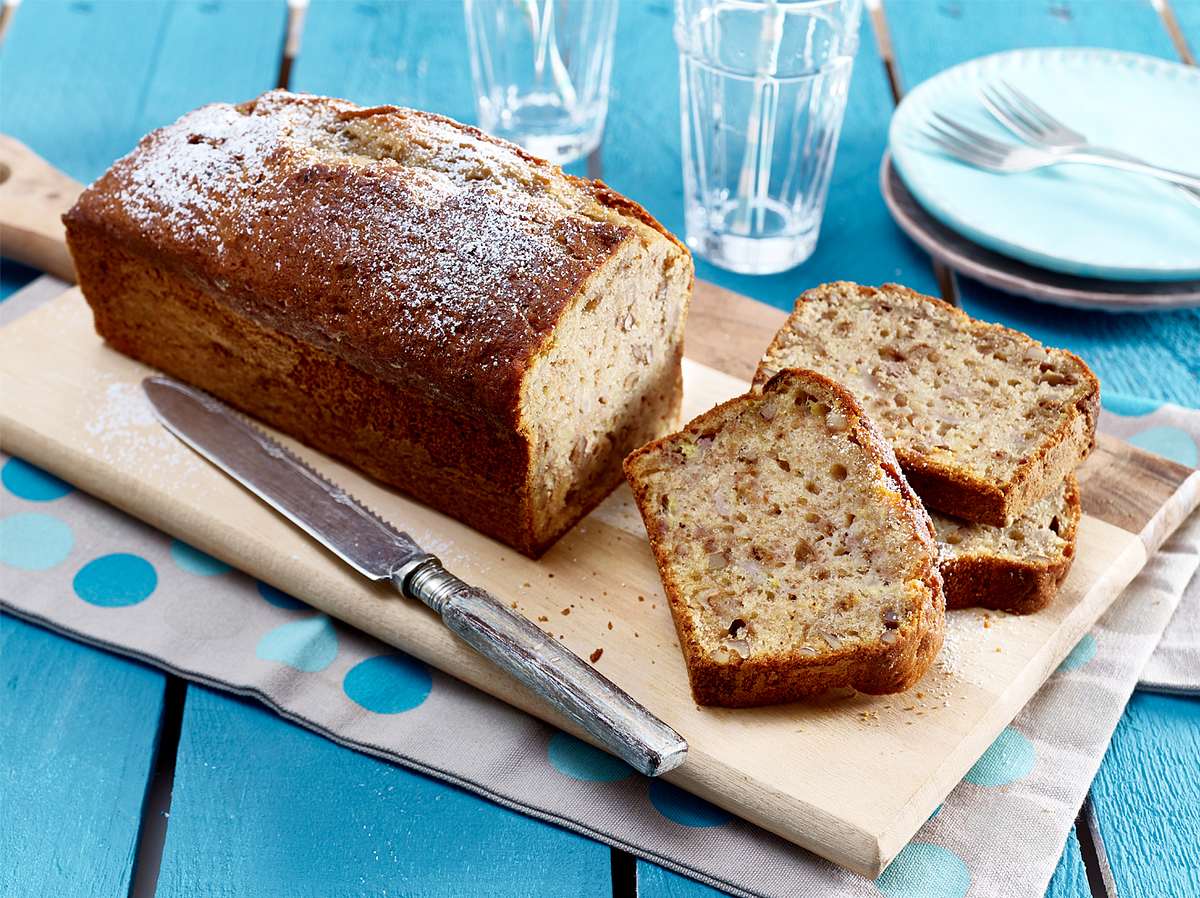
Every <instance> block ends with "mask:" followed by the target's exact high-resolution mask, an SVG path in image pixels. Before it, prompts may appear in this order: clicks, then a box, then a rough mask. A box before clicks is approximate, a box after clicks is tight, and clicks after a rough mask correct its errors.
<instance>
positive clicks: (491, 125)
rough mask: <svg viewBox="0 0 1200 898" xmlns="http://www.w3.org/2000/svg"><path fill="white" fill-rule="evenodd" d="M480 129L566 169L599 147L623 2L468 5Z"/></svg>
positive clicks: (472, 1) (467, 1)
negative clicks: (615, 38) (620, 3)
mask: <svg viewBox="0 0 1200 898" xmlns="http://www.w3.org/2000/svg"><path fill="white" fill-rule="evenodd" d="M463 2H464V11H465V13H466V17H467V37H468V40H469V42H470V48H471V73H472V75H473V76H474V79H475V108H476V110H477V111H478V113H479V125H480V127H481V128H483V130H485V131H487V132H488V133H490V134H494V135H496V136H497V137H503V138H505V139H506V140H511V141H513V142H514V143H517V144H520V145H521V146H522V147H524V148H525V149H526V150H528V151H529V152H530V153H533V154H534V155H535V156H541V157H543V158H545V159H549V160H550V161H551V162H556V163H558V164H560V165H562V164H565V163H567V162H573V161H575V160H576V159H580V158H582V157H583V156H586V155H587V154H588V153H590V152H591V151H592V150H594V149H595V148H596V147H598V146H599V145H600V139H601V137H602V136H603V134H604V118H605V115H606V114H607V113H608V85H609V75H610V73H611V71H612V57H613V34H614V32H615V31H616V26H617V0H463Z"/></svg>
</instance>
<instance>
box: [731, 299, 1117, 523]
mask: <svg viewBox="0 0 1200 898" xmlns="http://www.w3.org/2000/svg"><path fill="white" fill-rule="evenodd" d="M794 367H801V368H811V369H813V370H816V371H820V372H821V373H822V374H825V375H827V376H829V377H832V378H833V379H834V380H836V381H838V382H840V383H842V384H844V385H845V386H846V387H847V388H848V389H849V390H850V391H851V392H852V393H854V395H855V396H856V397H857V398H858V399H859V401H860V402H862V404H863V407H864V408H865V409H866V411H867V414H869V415H870V416H871V419H872V420H873V421H874V422H875V423H876V424H877V425H878V426H879V429H880V431H881V432H882V433H883V435H884V436H885V437H886V438H887V439H888V440H890V441H891V443H892V446H893V448H894V449H895V450H896V456H897V458H899V459H900V464H901V466H902V467H903V468H904V472H905V474H907V475H908V480H909V483H911V484H912V486H913V488H914V489H915V490H916V491H917V493H918V495H920V497H921V499H922V500H923V501H924V503H925V505H926V506H927V507H928V508H930V509H936V510H937V511H941V512H944V513H945V514H949V515H953V516H955V517H959V518H963V519H965V520H969V521H976V522H979V523H983V524H992V525H994V526H997V527H1003V526H1006V525H1007V524H1008V523H1009V522H1011V521H1014V520H1016V519H1017V518H1018V517H1020V516H1021V515H1023V514H1024V513H1025V512H1026V511H1027V510H1028V509H1029V508H1030V507H1031V506H1032V505H1034V503H1036V502H1038V501H1039V500H1040V499H1044V498H1045V497H1046V496H1048V495H1050V494H1051V493H1053V492H1054V491H1055V490H1056V489H1057V488H1058V487H1059V485H1060V484H1061V483H1062V482H1063V480H1064V479H1065V478H1066V476H1067V475H1068V474H1069V473H1071V471H1073V470H1075V468H1076V467H1078V465H1079V463H1080V462H1082V461H1083V460H1084V459H1085V458H1086V457H1087V455H1088V453H1089V452H1091V451H1092V447H1093V446H1095V443H1096V416H1097V414H1098V412H1099V408H1100V384H1099V382H1098V381H1097V380H1096V377H1095V375H1094V374H1092V372H1091V370H1090V369H1089V368H1088V366H1087V365H1086V364H1084V363H1083V361H1082V360H1081V359H1080V358H1079V357H1078V356H1075V355H1073V354H1071V353H1070V352H1066V351H1065V350H1062V349H1050V348H1047V347H1045V346H1043V345H1042V344H1041V343H1038V342H1037V341H1036V340H1033V339H1031V338H1030V337H1027V336H1026V335H1025V334H1022V333H1018V332H1017V331H1014V330H1010V329H1009V328H1006V327H1003V326H1001V325H998V324H987V323H985V322H982V321H976V320H975V319H973V318H971V317H970V316H968V315H966V314H965V313H963V312H962V311H960V310H958V309H956V308H954V307H953V306H950V305H947V304H946V303H944V302H942V301H940V300H937V299H932V298H931V297H928V296H922V295H921V294H919V293H916V292H914V291H912V290H909V289H908V288H906V287H901V286H898V285H896V284H886V285H884V286H883V287H881V288H879V289H875V288H872V287H861V286H859V285H858V284H850V283H846V282H839V283H833V284H825V285H824V286H821V287H817V288H815V289H813V290H809V291H807V292H805V293H804V294H803V295H802V296H801V297H800V298H799V299H798V300H797V301H796V308H795V310H794V311H793V312H792V314H791V317H789V318H788V321H787V323H786V324H785V325H784V327H783V329H782V330H780V331H779V333H778V334H776V335H775V339H774V340H773V341H772V343H771V346H770V347H769V348H768V349H767V352H766V355H765V356H764V357H763V359H762V361H761V362H760V363H759V366H758V372H757V374H756V375H755V379H754V383H755V385H756V386H761V385H762V384H764V383H766V382H767V380H768V379H769V378H770V377H771V376H772V375H773V374H774V373H775V372H776V371H779V370H780V369H783V368H794Z"/></svg>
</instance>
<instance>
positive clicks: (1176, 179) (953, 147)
mask: <svg viewBox="0 0 1200 898" xmlns="http://www.w3.org/2000/svg"><path fill="white" fill-rule="evenodd" d="M933 117H934V118H935V119H937V122H931V123H929V130H928V131H926V132H925V137H926V138H927V139H928V140H929V141H930V142H931V143H932V144H933V145H934V146H936V147H937V148H938V149H940V150H941V151H942V152H944V153H945V154H946V155H948V156H952V157H954V158H955V159H958V160H959V161H960V162H965V163H967V164H968V165H973V166H975V167H976V168H982V169H984V170H985V171H992V172H998V173H1000V174H1015V173H1017V172H1027V171H1034V170H1036V169H1039V168H1047V167H1049V166H1052V165H1061V164H1062V163H1064V162H1067V163H1079V164H1083V165H1098V166H1102V167H1105V168H1116V169H1121V170H1122V171H1129V172H1135V173H1137V174H1143V175H1150V176H1152V177H1155V178H1159V179H1160V180H1163V181H1169V182H1171V183H1172V184H1182V185H1183V186H1184V187H1193V188H1196V189H1198V190H1200V176H1197V175H1192V174H1188V173H1187V172H1181V171H1175V170H1173V169H1169V168H1162V167H1161V166H1157V165H1150V164H1149V163H1147V162H1141V161H1139V160H1134V159H1125V158H1114V157H1111V156H1102V155H1099V154H1097V153H1093V152H1090V151H1088V150H1067V151H1063V152H1058V151H1052V150H1046V149H1041V148H1039V147H1031V146H1017V145H1016V144H1011V143H1005V142H1004V141H1002V140H996V139H995V138H992V137H988V136H987V135H986V134H981V133H980V132H978V131H976V130H975V129H974V128H968V127H967V126H966V125H963V124H961V123H959V122H956V121H954V119H950V118H947V117H946V116H944V115H942V114H941V113H940V112H935V113H934V114H933Z"/></svg>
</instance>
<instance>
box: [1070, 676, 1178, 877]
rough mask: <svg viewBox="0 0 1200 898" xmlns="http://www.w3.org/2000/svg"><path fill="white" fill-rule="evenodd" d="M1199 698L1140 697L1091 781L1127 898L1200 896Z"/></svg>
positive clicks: (1112, 864)
mask: <svg viewBox="0 0 1200 898" xmlns="http://www.w3.org/2000/svg"><path fill="white" fill-rule="evenodd" d="M1198 759H1200V700H1198V699H1195V698H1177V697H1173V696H1165V695H1151V694H1148V693H1140V692H1139V693H1135V694H1134V696H1133V699H1132V700H1131V701H1130V703H1129V707H1128V708H1126V710H1125V715H1124V717H1122V718H1121V722H1120V724H1119V725H1118V726H1117V729H1116V732H1115V733H1114V734H1113V741H1112V745H1110V746H1109V749H1108V754H1107V755H1106V756H1105V759H1104V763H1103V765H1102V766H1101V767H1100V772H1099V773H1098V774H1097V775H1096V780H1095V782H1093V783H1092V804H1093V806H1094V807H1095V809H1096V819H1097V821H1098V824H1099V829H1100V834H1101V835H1102V837H1103V839H1104V847H1105V849H1106V852H1107V854H1108V861H1109V865H1110V867H1111V869H1112V874H1113V879H1114V881H1115V882H1116V885H1117V891H1118V893H1119V894H1120V895H1122V896H1124V898H1151V896H1160V895H1200V848H1198V847H1197V846H1200V774H1198V766H1200V760H1198Z"/></svg>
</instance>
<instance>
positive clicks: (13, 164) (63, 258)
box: [0, 134, 83, 283]
mask: <svg viewBox="0 0 1200 898" xmlns="http://www.w3.org/2000/svg"><path fill="white" fill-rule="evenodd" d="M81 190H83V186H82V185H81V184H80V183H79V182H78V181H75V180H73V179H72V178H69V177H67V176H66V175H64V174H63V173H62V172H60V171H59V170H58V169H56V168H55V167H54V166H53V165H51V164H50V163H49V162H47V161H46V160H45V159H43V158H42V157H41V156H39V155H38V154H37V153H35V152H34V151H33V150H31V149H29V147H27V146H25V144H23V143H21V142H20V141H19V140H16V139H14V138H12V137H9V136H8V135H7V134H0V252H3V254H4V256H5V257H6V258H9V259H15V260H16V261H18V262H24V263H25V264H26V265H32V266H33V267H34V268H37V269H39V270H41V271H44V272H46V273H47V274H52V275H54V276H55V277H57V278H61V279H62V280H64V281H68V282H70V283H74V281H75V266H74V265H72V264H71V256H70V254H69V253H68V252H67V242H66V236H65V234H64V232H63V223H62V215H63V213H64V212H66V211H67V210H68V209H70V208H71V206H73V205H74V204H75V199H76V197H78V196H79V192H80V191H81Z"/></svg>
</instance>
